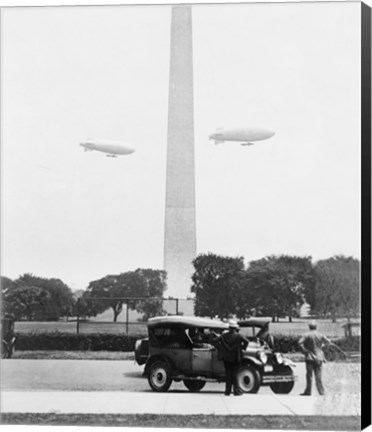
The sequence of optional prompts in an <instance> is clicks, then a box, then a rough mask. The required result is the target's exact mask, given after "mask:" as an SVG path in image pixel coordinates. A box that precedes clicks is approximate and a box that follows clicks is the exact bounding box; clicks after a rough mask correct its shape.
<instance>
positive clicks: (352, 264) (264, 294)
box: [191, 253, 360, 321]
mask: <svg viewBox="0 0 372 432" xmlns="http://www.w3.org/2000/svg"><path fill="white" fill-rule="evenodd" d="M193 264H194V267H195V272H194V274H193V276H192V281H193V285H192V287H191V291H192V292H193V293H194V294H195V313H196V315H201V316H210V317H214V316H219V317H222V318H224V317H228V316H229V315H230V314H231V312H232V311H234V313H235V314H236V316H237V317H238V318H240V319H243V318H245V317H247V316H252V315H253V316H271V317H272V319H273V321H275V320H276V319H278V318H279V317H289V319H290V320H291V319H292V317H297V316H299V313H300V309H301V307H302V305H304V304H305V303H307V304H309V306H310V310H311V314H312V315H314V316H317V317H321V318H331V319H332V321H335V320H336V318H337V317H347V318H349V319H350V318H351V317H354V316H357V315H358V314H359V313H360V305H359V300H360V292H359V290H360V289H359V272H360V262H359V261H358V260H357V259H355V258H353V257H345V256H342V255H339V256H334V257H332V258H329V259H325V260H320V261H318V262H316V263H315V264H313V263H312V260H311V257H298V256H289V255H280V256H274V255H272V256H267V257H265V258H262V259H259V260H255V261H251V262H250V263H249V264H248V265H247V266H245V264H244V259H243V257H236V258H233V257H226V256H220V255H215V254H212V253H209V254H203V255H199V256H198V257H197V258H196V259H195V260H194V262H193Z"/></svg>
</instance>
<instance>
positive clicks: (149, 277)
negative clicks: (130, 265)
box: [134, 269, 167, 321]
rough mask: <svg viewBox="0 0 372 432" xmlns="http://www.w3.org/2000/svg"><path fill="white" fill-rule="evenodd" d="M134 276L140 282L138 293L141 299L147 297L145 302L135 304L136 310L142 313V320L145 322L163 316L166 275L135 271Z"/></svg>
mask: <svg viewBox="0 0 372 432" xmlns="http://www.w3.org/2000/svg"><path fill="white" fill-rule="evenodd" d="M134 273H135V276H136V278H137V280H138V281H140V283H139V285H141V286H138V288H139V289H138V292H139V293H141V297H149V298H148V299H146V300H140V301H138V302H136V305H135V307H136V310H137V312H139V313H143V315H142V320H144V321H147V320H148V319H149V318H151V317H154V316H158V315H163V314H164V313H165V311H164V310H163V301H162V297H163V296H164V292H165V290H166V288H167V284H166V279H167V274H166V272H165V271H164V270H152V269H137V270H136V271H135V272H134Z"/></svg>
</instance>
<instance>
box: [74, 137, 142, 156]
mask: <svg viewBox="0 0 372 432" xmlns="http://www.w3.org/2000/svg"><path fill="white" fill-rule="evenodd" d="M80 145H81V146H82V147H84V150H85V151H99V152H102V153H106V156H108V157H114V158H116V157H118V156H121V155H128V154H131V153H133V152H134V151H135V149H134V147H133V146H131V145H128V144H127V143H123V142H119V141H100V140H94V139H87V140H86V141H84V142H81V143H80Z"/></svg>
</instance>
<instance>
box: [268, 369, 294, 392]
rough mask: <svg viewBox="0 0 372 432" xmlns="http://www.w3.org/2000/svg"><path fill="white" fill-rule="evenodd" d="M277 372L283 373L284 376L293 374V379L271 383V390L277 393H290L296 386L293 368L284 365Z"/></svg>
mask: <svg viewBox="0 0 372 432" xmlns="http://www.w3.org/2000/svg"><path fill="white" fill-rule="evenodd" d="M277 373H278V375H282V376H292V377H293V381H285V382H276V383H271V384H270V388H271V390H272V391H273V392H274V393H276V394H288V393H290V392H291V391H292V389H293V387H294V384H295V382H294V375H293V371H292V369H291V368H290V367H289V366H284V365H282V366H281V367H280V368H279V370H278V372H277Z"/></svg>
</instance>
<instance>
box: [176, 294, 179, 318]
mask: <svg viewBox="0 0 372 432" xmlns="http://www.w3.org/2000/svg"><path fill="white" fill-rule="evenodd" d="M178 300H179V299H178V298H176V315H178Z"/></svg>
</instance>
